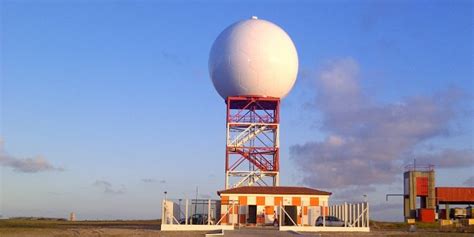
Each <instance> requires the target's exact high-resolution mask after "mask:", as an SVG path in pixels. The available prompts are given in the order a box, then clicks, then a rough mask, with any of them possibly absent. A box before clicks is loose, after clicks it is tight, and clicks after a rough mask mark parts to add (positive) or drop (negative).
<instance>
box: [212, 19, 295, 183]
mask: <svg viewBox="0 0 474 237" xmlns="http://www.w3.org/2000/svg"><path fill="white" fill-rule="evenodd" d="M209 72H210V76H211V79H212V82H213V84H214V87H215V88H216V90H217V92H218V93H219V94H220V95H221V96H222V98H224V99H225V102H226V105H227V116H226V118H227V122H226V124H227V139H226V156H225V188H226V189H228V188H232V187H238V186H246V185H248V186H252V185H266V186H267V185H268V186H278V185H279V170H280V167H279V159H280V152H279V150H280V149H279V124H280V99H281V98H283V97H285V96H286V95H287V94H288V93H289V91H290V90H291V88H292V87H293V85H294V83H295V81H296V76H297V73H298V55H297V52H296V48H295V46H294V44H293V42H292V41H291V38H290V37H289V36H288V35H287V34H286V32H285V31H284V30H283V29H281V28H280V27H278V26H277V25H275V24H273V23H271V22H269V21H265V20H259V19H257V18H256V17H252V19H249V20H243V21H239V22H237V23H235V24H233V25H231V26H229V27H227V28H226V29H225V30H224V31H223V32H222V33H221V34H220V35H219V36H218V37H217V39H216V41H215V42H214V44H213V46H212V49H211V54H210V57H209Z"/></svg>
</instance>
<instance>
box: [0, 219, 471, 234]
mask: <svg viewBox="0 0 474 237" xmlns="http://www.w3.org/2000/svg"><path fill="white" fill-rule="evenodd" d="M160 224H161V222H160V220H126V221H119V220H117V221H74V222H71V221H61V220H59V221H58V220H25V219H8V220H0V236H2V237H25V236H38V237H42V236H58V237H59V236H107V237H109V236H110V237H112V236H114V237H122V236H171V237H172V236H189V237H191V236H204V235H205V232H161V231H160ZM370 227H371V232H370V233H339V234H337V233H336V234H334V233H331V234H329V233H322V234H320V233H314V234H306V233H305V234H304V235H300V236H334V235H339V236H474V226H472V227H469V228H465V227H440V226H439V224H438V223H417V224H416V227H417V230H416V232H409V231H408V229H409V225H408V224H406V223H399V222H379V221H372V222H371V225H370ZM293 235H296V233H288V232H286V233H280V232H278V231H277V230H275V229H273V228H261V227H254V228H243V229H240V230H236V231H232V232H228V233H226V235H225V236H293Z"/></svg>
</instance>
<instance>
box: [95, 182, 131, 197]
mask: <svg viewBox="0 0 474 237" xmlns="http://www.w3.org/2000/svg"><path fill="white" fill-rule="evenodd" d="M93 185H94V186H95V187H98V188H100V189H102V190H103V191H104V193H107V194H124V193H125V191H126V188H125V186H124V185H121V186H120V187H119V188H114V187H113V185H112V184H111V183H110V182H108V181H105V180H96V181H95V182H94V183H93Z"/></svg>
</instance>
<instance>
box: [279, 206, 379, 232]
mask: <svg viewBox="0 0 474 237" xmlns="http://www.w3.org/2000/svg"><path fill="white" fill-rule="evenodd" d="M279 210H280V211H279V226H280V230H284V231H289V230H292V231H302V232H304V231H308V232H325V231H330V232H369V231H370V227H369V219H370V218H369V203H368V202H361V203H343V204H340V205H332V206H325V205H324V204H323V206H321V212H320V213H321V216H319V217H318V219H317V220H316V223H314V224H313V223H312V221H311V220H306V221H304V220H302V221H300V223H310V225H302V224H296V223H297V221H296V220H293V219H294V217H293V218H292V217H291V216H290V215H289V214H288V213H287V212H286V211H285V208H284V207H283V206H280V208H279ZM300 217H301V218H303V217H304V216H303V215H301V216H300ZM284 218H289V219H290V220H291V223H292V224H293V225H287V226H284V225H282V224H283V223H282V220H283V219H284ZM306 218H310V217H309V216H306ZM336 218H337V219H336Z"/></svg>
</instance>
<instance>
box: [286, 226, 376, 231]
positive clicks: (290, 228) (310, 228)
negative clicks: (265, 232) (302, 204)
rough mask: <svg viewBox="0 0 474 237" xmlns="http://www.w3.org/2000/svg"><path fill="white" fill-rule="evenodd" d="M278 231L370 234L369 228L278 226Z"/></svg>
mask: <svg viewBox="0 0 474 237" xmlns="http://www.w3.org/2000/svg"><path fill="white" fill-rule="evenodd" d="M280 231H297V232H370V227H332V226H331V227H329V226H280Z"/></svg>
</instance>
